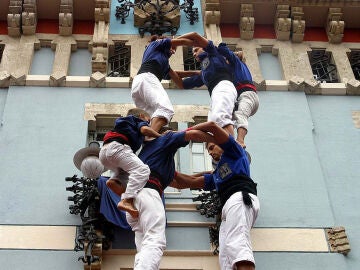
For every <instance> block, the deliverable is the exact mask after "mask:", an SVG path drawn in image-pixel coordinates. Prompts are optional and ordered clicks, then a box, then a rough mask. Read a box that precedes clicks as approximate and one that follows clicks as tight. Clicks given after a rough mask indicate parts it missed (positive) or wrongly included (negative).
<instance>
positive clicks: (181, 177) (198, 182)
mask: <svg viewBox="0 0 360 270" xmlns="http://www.w3.org/2000/svg"><path fill="white" fill-rule="evenodd" d="M204 185H205V178H204V176H203V175H200V176H194V175H188V174H184V173H180V172H177V174H176V175H175V177H174V179H173V181H172V182H171V183H170V186H171V187H173V188H178V189H184V188H204Z"/></svg>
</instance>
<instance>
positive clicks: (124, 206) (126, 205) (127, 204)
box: [117, 199, 139, 218]
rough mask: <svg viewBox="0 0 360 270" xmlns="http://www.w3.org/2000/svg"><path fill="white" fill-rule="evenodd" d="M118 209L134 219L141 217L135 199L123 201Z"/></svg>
mask: <svg viewBox="0 0 360 270" xmlns="http://www.w3.org/2000/svg"><path fill="white" fill-rule="evenodd" d="M117 208H118V209H119V210H124V211H126V212H128V213H129V214H130V215H131V216H132V217H133V218H138V217H139V211H138V210H137V209H136V208H135V206H134V200H133V199H122V200H121V201H120V202H119V203H118V205H117Z"/></svg>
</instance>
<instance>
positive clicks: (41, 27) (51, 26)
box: [36, 19, 59, 34]
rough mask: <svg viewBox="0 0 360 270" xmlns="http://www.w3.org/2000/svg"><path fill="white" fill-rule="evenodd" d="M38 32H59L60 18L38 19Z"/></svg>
mask: <svg viewBox="0 0 360 270" xmlns="http://www.w3.org/2000/svg"><path fill="white" fill-rule="evenodd" d="M36 33H43V34H59V20H45V19H41V20H38V21H37V25H36Z"/></svg>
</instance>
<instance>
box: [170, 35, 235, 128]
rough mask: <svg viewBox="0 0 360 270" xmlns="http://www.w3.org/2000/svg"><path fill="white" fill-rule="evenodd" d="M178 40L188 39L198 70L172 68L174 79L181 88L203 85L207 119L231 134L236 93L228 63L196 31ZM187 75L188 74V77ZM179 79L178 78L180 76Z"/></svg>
mask: <svg viewBox="0 0 360 270" xmlns="http://www.w3.org/2000/svg"><path fill="white" fill-rule="evenodd" d="M178 38H180V39H189V40H191V41H192V44H191V46H193V56H194V58H195V59H196V60H197V61H199V62H200V63H201V72H199V71H195V72H194V71H176V74H177V75H178V78H175V79H173V80H174V82H175V83H176V84H177V85H178V86H179V87H180V88H184V89H190V88H194V87H200V86H202V85H206V86H207V88H208V91H209V94H210V109H209V113H208V119H207V120H208V121H214V122H216V123H217V124H218V125H219V126H221V127H222V128H224V129H225V130H226V131H227V132H228V133H229V134H232V135H234V125H233V124H234V123H233V119H232V118H233V116H232V114H233V110H234V107H235V102H236V98H237V92H236V89H235V86H234V84H233V83H232V81H233V74H232V70H231V67H230V65H229V64H228V63H227V61H226V59H225V58H224V56H222V55H221V54H220V53H219V52H218V49H217V47H216V46H215V45H214V43H213V41H211V40H208V39H206V38H204V37H203V36H201V35H199V34H198V33H196V32H191V33H187V34H184V35H181V36H179V37H178ZM189 75H190V77H188V76H189ZM184 77H187V78H185V79H183V80H181V79H179V78H184Z"/></svg>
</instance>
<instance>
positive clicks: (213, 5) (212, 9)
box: [205, 0, 221, 25]
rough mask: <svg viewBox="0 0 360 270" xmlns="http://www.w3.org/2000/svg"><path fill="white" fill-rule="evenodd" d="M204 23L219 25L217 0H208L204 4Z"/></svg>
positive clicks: (219, 16)
mask: <svg viewBox="0 0 360 270" xmlns="http://www.w3.org/2000/svg"><path fill="white" fill-rule="evenodd" d="M205 10H206V11H205V24H216V25H220V19H221V15H220V3H219V0H209V1H206V4H205Z"/></svg>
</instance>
